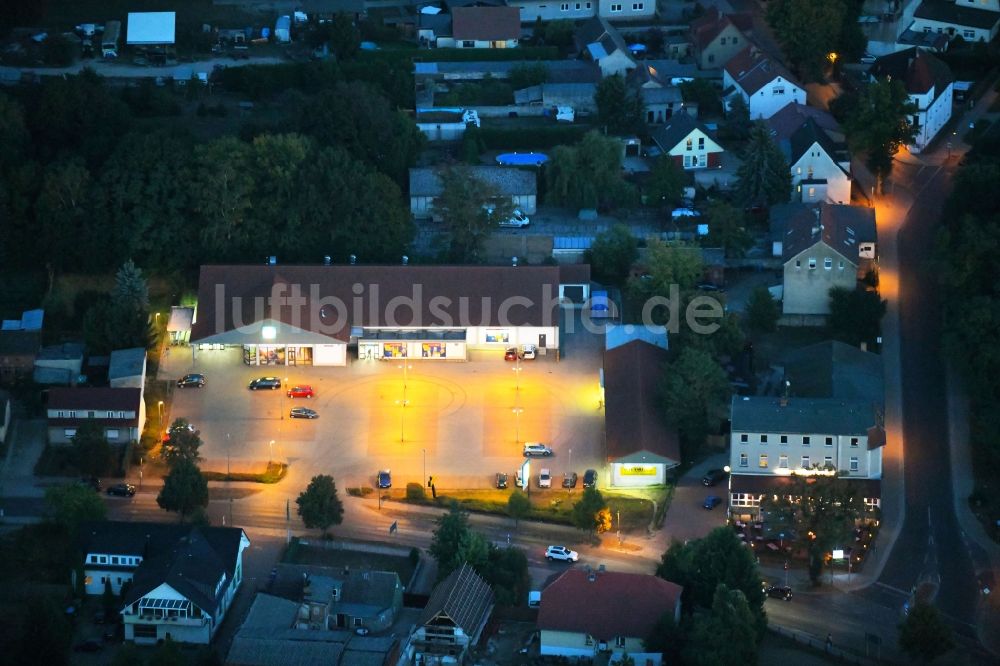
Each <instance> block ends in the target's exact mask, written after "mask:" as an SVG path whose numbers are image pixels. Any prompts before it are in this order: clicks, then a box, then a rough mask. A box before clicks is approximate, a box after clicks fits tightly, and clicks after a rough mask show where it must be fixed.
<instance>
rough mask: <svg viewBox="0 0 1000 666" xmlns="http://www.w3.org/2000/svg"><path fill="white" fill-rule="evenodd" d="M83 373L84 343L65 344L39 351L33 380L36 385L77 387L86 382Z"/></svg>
mask: <svg viewBox="0 0 1000 666" xmlns="http://www.w3.org/2000/svg"><path fill="white" fill-rule="evenodd" d="M82 373H83V343H82V342H64V343H62V344H58V345H51V346H49V347H43V348H41V349H40V350H38V354H37V356H35V369H34V372H33V374H32V378H33V379H34V381H35V383H36V384H48V385H55V386H75V385H76V384H78V383H80V382H81V381H84V378H83V377H82V376H81V375H82Z"/></svg>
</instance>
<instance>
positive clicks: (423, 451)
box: [420, 449, 427, 479]
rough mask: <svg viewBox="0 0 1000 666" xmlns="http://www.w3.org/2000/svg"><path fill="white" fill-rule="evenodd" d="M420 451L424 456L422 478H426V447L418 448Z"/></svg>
mask: <svg viewBox="0 0 1000 666" xmlns="http://www.w3.org/2000/svg"><path fill="white" fill-rule="evenodd" d="M420 453H421V454H423V456H424V478H425V479H426V478H427V449H420Z"/></svg>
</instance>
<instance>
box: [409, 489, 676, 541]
mask: <svg viewBox="0 0 1000 666" xmlns="http://www.w3.org/2000/svg"><path fill="white" fill-rule="evenodd" d="M556 481H557V482H558V479H557V480H556ZM665 490H666V492H665ZM670 490H671V488H670V487H667V488H666V489H663V488H658V489H656V490H655V491H653V494H654V495H656V498H655V499H656V502H657V505H658V507H659V505H661V504H665V503H666V497H669V492H670ZM511 492H512V491H510V490H497V489H492V488H491V489H488V490H453V491H448V492H447V493H438V496H437V499H433V500H432V499H430V498H427V499H425V500H423V501H420V500H410V501H414V502H416V503H421V504H434V505H437V506H442V507H447V506H450V505H451V503H452V502H453V501H454V502H458V504H459V506H461V507H462V508H463V509H465V510H466V511H473V512H476V513H488V514H494V515H500V516H506V515H508V514H507V500H508V498H509V497H510V493H511ZM582 494H583V490H582V489H580V488H577V489H575V490H573V491H569V490H564V489H562V488H558V489H556V488H554V489H552V490H544V491H543V490H537V489H532V491H531V493H530V494H529V495H528V497H529V499H530V500H531V511H530V512H529V513H528V515H527V516H525V517H524V520H537V521H541V522H548V523H557V524H560V525H572V524H573V523H572V520H571V517H570V515H571V513H572V510H573V505H574V504H575V503H576V502H578V501H579V499H580V497H581V496H582ZM603 494H604V499H605V501H606V502H607V505H608V507H609V508H610V509H611V513H612V519H613V521H615V522H617V520H618V518H619V516H620V517H621V524H622V529H623V531H625V532H636V531H643V530H645V529H646V527H647V526H648V525H649V522H650V519H651V518H652V505H651V503H650V499H647V498H645V497H633V496H630V495H615V494H612V493H603ZM400 498H401V497H400ZM615 528H616V529H617V525H615Z"/></svg>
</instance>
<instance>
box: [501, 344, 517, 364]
mask: <svg viewBox="0 0 1000 666" xmlns="http://www.w3.org/2000/svg"><path fill="white" fill-rule="evenodd" d="M503 360H505V361H516V360H517V347H508V348H507V350H506V351H505V352H504V353H503Z"/></svg>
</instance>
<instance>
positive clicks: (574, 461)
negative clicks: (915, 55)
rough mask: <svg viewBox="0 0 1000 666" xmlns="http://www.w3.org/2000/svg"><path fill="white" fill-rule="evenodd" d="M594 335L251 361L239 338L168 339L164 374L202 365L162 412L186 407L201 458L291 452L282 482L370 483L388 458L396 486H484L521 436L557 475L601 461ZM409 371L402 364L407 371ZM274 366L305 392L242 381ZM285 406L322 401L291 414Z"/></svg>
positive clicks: (255, 459) (513, 462)
mask: <svg viewBox="0 0 1000 666" xmlns="http://www.w3.org/2000/svg"><path fill="white" fill-rule="evenodd" d="M601 340H602V336H601V335H600V334H594V333H591V332H587V331H585V330H582V329H579V328H576V330H575V332H573V333H571V334H568V335H566V336H564V340H563V343H564V345H565V349H566V351H567V352H568V353H567V357H566V360H564V361H557V360H556V357H555V353H554V352H552V351H550V353H549V354H548V355H547V356H545V357H540V358H538V359H537V360H534V361H526V362H522V363H521V364H520V368H521V369H520V371H517V370H516V366H515V364H514V363H510V362H505V361H504V360H503V356H502V352H500V351H496V352H475V353H473V354H471V356H472V360H470V361H468V362H464V363H463V362H428V361H420V360H415V359H411V360H410V361H409V364H408V365H407V367H406V369H405V370H404V368H403V364H402V363H401V362H387V361H378V360H371V361H367V360H366V361H362V360H354V361H352V362H350V363H349V365H348V366H346V367H339V368H338V367H312V366H299V367H285V366H261V367H250V366H246V365H244V364H243V362H242V358H241V350H239V349H226V350H219V351H203V352H199V353H198V354H197V355H196V356H195V357H194V359H193V360H192V356H191V354H190V351H189V350H185V349H183V348H174V350H173V351H172V352H170V353H171V354H173V355H174V356H173V357H168V359H167V360H166V361H165V363H164V364H163V369H162V370H161V377H160V378H161V379H173V378H175V377H177V376H179V375H180V374H183V373H184V372H201V373H204V374H205V375H206V377H207V379H208V382H207V384H206V386H205V387H204V388H201V389H177V390H175V391H174V397H173V404H172V407H171V413H170V415H169V417H168V419H167V420H171V419H175V418H179V417H184V418H187V419H188V420H189V421H191V422H192V423H194V424H195V425H196V426H197V427H198V429H199V430H200V431H201V437H202V441H203V442H204V444H203V446H202V455H203V457H204V458H205V462H204V465H203V467H204V468H205V469H213V470H218V471H224V470H225V469H226V468H227V464H228V465H230V466H231V467H232V469H233V470H234V471H235V470H236V469H240V468H246V467H248V466H253V465H257V466H260V465H262V464H263V463H264V462H266V461H267V460H269V459H273V460H282V461H288V462H289V463H290V470H289V479H288V481H286V484H288V485H291V486H293V487H300V486H304V485H305V484H306V483H308V480H309V479H310V478H311V477H312V476H313V475H315V474H323V473H332V474H333V475H334V476H335V477H336V478H337V479H338V482H339V483H340V485H341V486H342V487H343V486H345V485H347V486H360V485H368V486H370V485H372V484H373V483H374V481H375V475H376V472H377V471H378V470H379V469H391V470H392V482H393V485H394V486H396V487H402V486H405V485H406V483H407V482H420V483H423V482H425V481H426V475H433V476H434V477H435V485H436V486H437V487H438V488H442V489H443V488H485V487H489V486H490V484H491V483H492V480H493V475H494V474H495V473H496V472H497V471H506V472H508V473H512V472H513V471H514V469H515V467H516V466H518V465H519V464H520V462H521V460H522V456H521V449H522V444H523V443H524V442H526V441H541V442H544V443H546V444H549V445H550V446H552V447H553V449H554V450H555V456H554V457H553V458H551V459H547V460H546V465H545V466H547V467H550V468H551V469H552V472H553V473H554V474H555V475H556V476H561V475H562V473H563V472H566V471H571V470H576V471H578V472H582V470H583V469H585V468H588V467H595V468H599V467H601V466H602V463H603V458H604V456H603V453H602V448H603V437H602V430H603V411H601V410H600V394H599V390H598V388H599V387H598V378H599V372H598V368H599V367H600V363H601V355H600V350H601V349H602V348H603V344H601ZM404 373H405V375H404ZM265 375H275V376H279V377H280V378H281V379H283V380H286V386H287V385H296V384H309V385H311V386H312V387H313V389H314V390H315V392H316V395H315V397H314V398H313V399H302V398H299V399H292V398H288V397H286V395H285V391H284V390H276V391H270V390H263V391H249V390H247V384H248V382H249V381H250V380H251V379H253V378H255V377H260V376H265ZM292 406H306V407H310V408H312V409H315V410H316V411H318V412H319V415H320V416H319V418H318V419H315V420H305V419H290V418H288V412H289V409H290V408H291V407H292Z"/></svg>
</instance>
